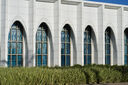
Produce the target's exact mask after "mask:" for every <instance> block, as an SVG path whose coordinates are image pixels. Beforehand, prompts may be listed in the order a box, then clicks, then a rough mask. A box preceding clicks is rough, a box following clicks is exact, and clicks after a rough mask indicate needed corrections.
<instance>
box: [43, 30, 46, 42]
mask: <svg viewBox="0 0 128 85" xmlns="http://www.w3.org/2000/svg"><path fill="white" fill-rule="evenodd" d="M42 35H43V36H42V38H43V39H42V40H43V41H44V42H47V34H46V31H42Z"/></svg>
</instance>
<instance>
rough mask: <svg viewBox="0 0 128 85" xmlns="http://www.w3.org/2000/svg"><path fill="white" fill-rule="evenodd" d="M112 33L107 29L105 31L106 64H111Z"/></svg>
mask: <svg viewBox="0 0 128 85" xmlns="http://www.w3.org/2000/svg"><path fill="white" fill-rule="evenodd" d="M110 35H111V31H110V29H107V30H106V31H105V64H110V63H111V43H110V41H111V36H110Z"/></svg>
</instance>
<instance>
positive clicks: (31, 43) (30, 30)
mask: <svg viewBox="0 0 128 85" xmlns="http://www.w3.org/2000/svg"><path fill="white" fill-rule="evenodd" d="M34 15H35V0H30V1H29V21H28V23H29V26H28V32H27V38H28V40H27V45H28V53H26V54H28V56H25V57H26V58H25V59H26V60H25V62H26V66H29V67H31V66H34V65H35V61H34V59H35V52H34V51H35V50H34V47H35V42H34V40H35V35H34V19H35V17H34Z"/></svg>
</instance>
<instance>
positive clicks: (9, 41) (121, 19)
mask: <svg viewBox="0 0 128 85" xmlns="http://www.w3.org/2000/svg"><path fill="white" fill-rule="evenodd" d="M75 64H80V65H86V64H110V65H116V64H117V65H127V64H128V6H127V5H119V4H109V3H102V2H93V1H83V0H0V66H2V67H9V66H23V67H25V66H27V67H33V66H73V65H75Z"/></svg>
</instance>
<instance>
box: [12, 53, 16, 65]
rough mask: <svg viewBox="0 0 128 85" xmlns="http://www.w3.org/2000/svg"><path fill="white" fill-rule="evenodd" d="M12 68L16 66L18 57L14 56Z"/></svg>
mask: <svg viewBox="0 0 128 85" xmlns="http://www.w3.org/2000/svg"><path fill="white" fill-rule="evenodd" d="M12 66H16V56H15V55H12Z"/></svg>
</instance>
